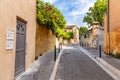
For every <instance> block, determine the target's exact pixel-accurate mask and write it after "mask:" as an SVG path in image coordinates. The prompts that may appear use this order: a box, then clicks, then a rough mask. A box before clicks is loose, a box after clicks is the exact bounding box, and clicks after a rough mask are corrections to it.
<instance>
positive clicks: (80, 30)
mask: <svg viewBox="0 0 120 80" xmlns="http://www.w3.org/2000/svg"><path fill="white" fill-rule="evenodd" d="M86 31H88V28H87V27H84V26H83V27H80V28H79V34H80V36H81V34H82V33H84V32H86Z"/></svg>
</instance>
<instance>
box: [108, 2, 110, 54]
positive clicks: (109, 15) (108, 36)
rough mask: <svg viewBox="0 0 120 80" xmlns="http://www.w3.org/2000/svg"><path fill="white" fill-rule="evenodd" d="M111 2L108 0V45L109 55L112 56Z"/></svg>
mask: <svg viewBox="0 0 120 80" xmlns="http://www.w3.org/2000/svg"><path fill="white" fill-rule="evenodd" d="M109 3H110V1H109V0H108V20H107V21H108V31H107V32H108V42H109V44H108V54H110V23H109V22H110V4H109Z"/></svg>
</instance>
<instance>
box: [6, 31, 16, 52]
mask: <svg viewBox="0 0 120 80" xmlns="http://www.w3.org/2000/svg"><path fill="white" fill-rule="evenodd" d="M6 39H7V40H6V49H7V50H11V49H13V45H14V31H13V30H7V38H6Z"/></svg>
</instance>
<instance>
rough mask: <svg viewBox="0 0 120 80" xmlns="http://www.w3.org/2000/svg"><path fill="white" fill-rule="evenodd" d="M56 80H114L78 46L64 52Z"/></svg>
mask: <svg viewBox="0 0 120 80" xmlns="http://www.w3.org/2000/svg"><path fill="white" fill-rule="evenodd" d="M55 80H113V79H112V77H110V76H109V75H108V74H107V73H106V72H105V71H104V70H103V69H102V68H100V67H99V66H98V65H97V64H96V63H95V62H94V61H93V60H92V59H91V58H89V57H88V56H86V55H85V54H84V53H83V52H82V51H81V50H80V48H79V46H78V45H76V44H71V45H69V46H68V48H67V49H64V50H63V53H62V55H61V58H60V62H59V65H58V69H57V73H56V77H55Z"/></svg>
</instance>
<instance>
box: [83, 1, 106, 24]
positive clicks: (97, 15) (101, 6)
mask: <svg viewBox="0 0 120 80" xmlns="http://www.w3.org/2000/svg"><path fill="white" fill-rule="evenodd" d="M106 11H107V0H96V2H95V3H94V6H93V7H90V8H89V11H88V12H87V13H86V16H85V17H84V19H83V22H86V23H87V24H88V26H91V25H92V23H93V21H98V22H99V23H100V25H101V26H103V16H104V13H105V12H106Z"/></svg>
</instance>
